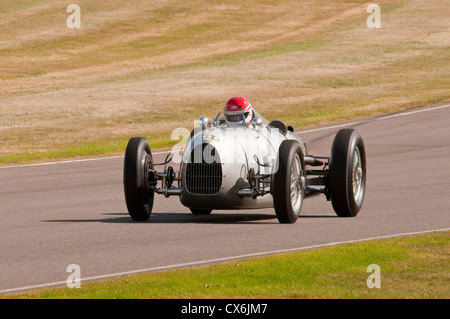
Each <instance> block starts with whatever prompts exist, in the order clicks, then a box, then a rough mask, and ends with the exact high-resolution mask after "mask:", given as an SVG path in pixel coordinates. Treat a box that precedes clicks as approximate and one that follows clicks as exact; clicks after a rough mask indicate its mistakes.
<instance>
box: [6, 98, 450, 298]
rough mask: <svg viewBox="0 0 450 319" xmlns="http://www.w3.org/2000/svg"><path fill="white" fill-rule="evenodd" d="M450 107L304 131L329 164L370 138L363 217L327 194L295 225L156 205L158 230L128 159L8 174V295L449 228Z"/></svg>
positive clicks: (162, 201)
mask: <svg viewBox="0 0 450 319" xmlns="http://www.w3.org/2000/svg"><path fill="white" fill-rule="evenodd" d="M449 106H450V105H441V106H440V107H434V108H422V109H415V110H412V111H406V112H403V113H399V114H394V115H388V116H383V117H376V118H369V119H362V120H358V121H354V122H351V123H342V126H339V125H335V126H332V127H321V128H317V129H312V130H308V131H303V132H299V135H300V136H301V137H302V138H304V140H305V141H306V143H307V146H308V153H309V154H313V155H321V156H329V154H330V148H331V143H332V140H333V138H334V136H335V134H336V132H337V131H338V130H339V129H340V128H342V127H353V128H355V129H357V130H358V131H359V132H360V133H361V135H362V137H363V139H364V142H365V146H366V152H367V174H368V175H367V189H366V198H365V202H364V205H363V208H362V210H361V212H360V213H359V215H358V216H357V217H355V218H339V217H337V216H336V215H335V213H334V211H333V209H332V207H331V203H330V202H327V201H326V199H325V196H323V195H321V196H318V197H313V198H308V199H306V200H305V201H304V206H303V210H302V213H301V217H300V218H299V219H298V220H297V222H296V223H295V224H287V225H286V224H279V223H278V220H277V218H276V216H275V213H274V211H273V210H272V209H263V210H253V211H213V213H212V214H211V215H210V216H194V215H192V214H191V213H190V212H189V210H188V208H186V207H184V206H182V205H181V204H180V202H179V199H178V197H170V198H165V197H164V196H156V198H155V205H154V209H153V213H152V215H151V217H150V219H149V221H148V222H144V223H136V222H133V221H132V220H131V219H130V217H129V215H128V213H127V210H126V206H125V201H124V195H123V186H122V168H123V157H112V158H102V159H94V160H87V161H85V160H83V161H68V162H63V163H61V162H60V163H51V164H46V165H41V164H40V165H24V166H17V167H2V168H0V181H1V182H0V203H1V205H0V219H1V223H0V254H1V257H0V258H1V259H0V267H1V268H0V269H1V271H0V293H5V292H10V291H15V289H23V288H25V287H37V286H39V285H47V284H53V283H59V284H63V283H64V282H65V281H66V279H67V277H68V276H69V273H68V272H66V270H67V266H68V265H70V264H77V265H79V266H80V269H81V276H82V279H83V278H101V277H103V276H109V275H114V274H119V273H128V272H133V271H137V272H138V271H141V270H151V269H159V268H158V267H161V269H164V268H166V267H171V266H173V265H196V264H202V263H208V262H217V261H220V260H227V259H229V258H234V257H236V256H247V255H253V254H259V253H261V254H265V253H270V252H274V251H280V250H281V251H284V250H290V249H293V250H295V249H301V248H304V247H309V246H315V245H322V244H330V243H336V242H346V241H353V240H360V239H367V238H372V237H379V236H391V235H397V234H404V233H414V232H422V231H430V230H442V229H448V228H450V196H449V195H448V191H449V189H450V125H449V123H450V107H449ZM165 155H166V154H163V153H158V154H156V155H155V157H156V160H163V159H164V157H165ZM373 263H375V264H379V263H382V261H380V260H374V261H373ZM364 266H367V265H364Z"/></svg>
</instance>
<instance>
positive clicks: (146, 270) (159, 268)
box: [0, 228, 450, 294]
mask: <svg viewBox="0 0 450 319" xmlns="http://www.w3.org/2000/svg"><path fill="white" fill-rule="evenodd" d="M448 230H450V228H443V229H434V230H424V231H418V232H410V233H401V234H393V235H384V236H376V237H369V238H365V239H356V240H347V241H341V242H332V243H327V244H320V245H312V246H306V247H297V248H288V249H280V250H272V251H266V252H259V253H253V254H245V255H239V256H231V257H223V258H214V259H209V260H201V261H193V262H187V263H181V264H174V265H167V266H159V267H152V268H145V269H139V270H131V271H124V272H119V273H114V274H108V275H100V276H92V277H86V278H82V279H81V281H82V282H86V281H93V280H100V279H107V278H113V277H121V276H128V275H133V274H139V273H145V272H154V271H161V270H169V269H174V268H183V267H191V266H201V265H207V264H214V263H221V262H226V261H232V260H237V259H247V258H252V257H261V256H267V255H274V254H282V253H289V252H297V251H303V250H309V249H315V248H324V247H329V246H337V245H343V244H352V243H358V242H363V241H369V240H376V239H386V238H396V237H405V236H413V235H420V234H427V233H433V232H441V231H448ZM66 284H67V281H57V282H52V283H46V284H40V285H34V286H25V287H19V288H12V289H4V290H0V294H8V293H13V292H18V291H24V290H33V289H39V288H49V287H53V286H65V285H66Z"/></svg>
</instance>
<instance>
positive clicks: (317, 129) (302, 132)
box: [0, 104, 450, 169]
mask: <svg viewBox="0 0 450 319" xmlns="http://www.w3.org/2000/svg"><path fill="white" fill-rule="evenodd" d="M447 107H450V104H445V105H439V106H434V107H430V108H424V109H420V110H415V111H407V112H402V113H396V114H392V115H386V116H382V117H378V118H375V119H367V120H361V121H356V122H349V123H343V124H338V125H331V126H324V127H319V128H315V129H310V130H304V131H299V132H296V134H297V135H298V134H305V133H312V132H318V131H325V130H331V129H336V128H341V127H346V126H352V125H356V124H360V123H367V122H370V121H381V120H386V119H390V118H394V117H399V116H408V115H412V114H417V113H422V112H428V111H434V110H439V109H444V108H447ZM169 152H170V151H161V152H154V153H152V154H154V155H158V154H167V153H169ZM123 157H124V156H123V155H118V156H109V157H95V158H86V159H77V160H67V161H55V162H47V163H36V164H24V165H12V166H0V169H5V168H18V167H33V166H46V165H56V164H67V163H80V162H90V161H102V160H108V159H117V158H123Z"/></svg>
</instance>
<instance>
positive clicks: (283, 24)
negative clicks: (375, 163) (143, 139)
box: [0, 0, 450, 164]
mask: <svg viewBox="0 0 450 319" xmlns="http://www.w3.org/2000/svg"><path fill="white" fill-rule="evenodd" d="M77 3H78V4H79V5H80V8H81V19H82V27H81V28H80V29H69V28H67V26H66V19H67V17H68V15H69V13H67V12H66V5H65V4H63V3H61V2H60V1H56V0H40V1H20V2H17V1H15V2H14V1H5V0H0V27H1V29H2V37H1V38H0V81H1V84H2V85H1V86H0V135H1V139H0V164H17V163H23V162H35V161H43V160H48V159H59V158H73V157H80V156H92V155H111V154H122V153H123V151H124V145H123V143H122V142H123V141H126V140H127V139H128V138H130V137H131V136H151V137H152V138H151V139H152V140H153V141H155V145H153V148H155V149H156V148H163V147H167V146H169V145H171V144H173V143H174V142H173V141H171V140H170V133H171V132H172V130H173V129H175V128H177V127H186V128H188V129H191V128H192V121H193V120H194V119H196V118H198V117H199V116H201V115H207V116H209V117H213V116H215V114H216V113H217V112H218V111H220V110H221V109H222V107H223V105H224V103H225V102H226V100H227V99H228V98H230V97H231V96H235V95H243V96H246V97H247V98H248V99H249V100H250V101H251V102H252V104H253V105H254V106H255V108H256V109H257V110H258V111H259V112H260V113H261V114H263V115H264V116H265V117H266V118H269V119H271V118H279V119H281V120H284V121H286V122H287V123H288V124H289V125H292V126H294V127H295V128H297V129H299V128H306V127H310V126H314V125H321V124H327V123H332V122H335V121H340V120H346V119H354V118H358V117H364V116H370V115H378V114H383V113H387V112H392V111H399V110H404V109H408V108H413V107H418V106H426V105H431V104H435V103H439V102H444V101H449V99H450V89H449V88H450V77H449V74H448V69H449V68H450V62H449V59H448V56H449V54H450V37H449V36H448V35H449V26H450V22H449V19H448V15H447V14H446V12H447V9H448V8H447V7H448V5H447V2H446V1H444V0H432V1H427V2H424V1H415V0H396V1H378V4H379V5H380V8H381V21H382V22H381V23H382V24H381V28H380V29H369V28H368V27H367V25H366V19H367V17H368V16H369V13H367V12H366V8H367V6H368V3H365V2H363V1H333V2H332V3H330V2H329V1H325V0H323V1H322V0H320V1H312V0H311V1H302V2H299V1H293V0H282V1H276V2H271V1H257V0H251V1H245V2H243V3H239V2H236V1H228V0H224V1H222V0H221V1H208V2H207V4H206V3H205V2H203V1H190V2H189V4H187V3H186V2H185V1H179V0H174V1H169V2H167V1H156V0H155V1H140V0H136V1H133V5H132V6H131V5H127V3H124V2H123V1H118V0H112V1H107V2H106V1H90V0H80V1H78V2H77Z"/></svg>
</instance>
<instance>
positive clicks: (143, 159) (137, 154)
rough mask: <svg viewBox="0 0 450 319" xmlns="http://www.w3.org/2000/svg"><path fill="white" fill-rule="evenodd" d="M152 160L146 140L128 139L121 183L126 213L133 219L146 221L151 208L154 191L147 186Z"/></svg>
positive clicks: (138, 138)
mask: <svg viewBox="0 0 450 319" xmlns="http://www.w3.org/2000/svg"><path fill="white" fill-rule="evenodd" d="M152 162H153V160H152V153H151V151H150V147H149V145H148V143H147V140H146V139H145V138H143V137H133V138H132V139H130V141H129V142H128V145H127V149H126V151H125V160H124V166H123V184H124V191H125V201H126V204H127V208H128V213H129V214H130V216H131V218H132V219H133V220H134V221H146V220H148V218H149V217H150V214H151V212H152V208H153V199H154V196H155V193H154V191H153V190H152V189H150V187H149V180H148V177H149V174H148V172H149V165H151V163H152Z"/></svg>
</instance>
